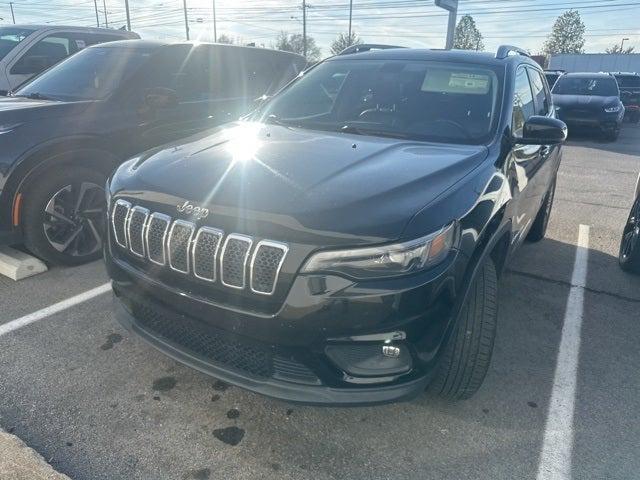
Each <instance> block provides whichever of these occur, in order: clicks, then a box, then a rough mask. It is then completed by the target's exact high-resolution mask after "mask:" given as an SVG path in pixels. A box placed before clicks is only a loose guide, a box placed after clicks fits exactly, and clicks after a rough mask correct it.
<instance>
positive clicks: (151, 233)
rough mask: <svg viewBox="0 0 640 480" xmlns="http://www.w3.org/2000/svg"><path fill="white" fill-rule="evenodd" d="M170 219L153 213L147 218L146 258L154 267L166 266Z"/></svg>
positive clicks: (167, 216)
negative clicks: (166, 246)
mask: <svg viewBox="0 0 640 480" xmlns="http://www.w3.org/2000/svg"><path fill="white" fill-rule="evenodd" d="M170 224H171V217H170V216H169V215H164V214H162V213H157V212H154V213H152V214H151V216H150V217H149V223H148V224H147V231H146V234H145V243H146V247H147V258H148V259H149V260H150V261H152V262H153V263H155V264H156V265H166V263H167V255H166V248H165V245H166V241H167V232H168V231H169V225H170Z"/></svg>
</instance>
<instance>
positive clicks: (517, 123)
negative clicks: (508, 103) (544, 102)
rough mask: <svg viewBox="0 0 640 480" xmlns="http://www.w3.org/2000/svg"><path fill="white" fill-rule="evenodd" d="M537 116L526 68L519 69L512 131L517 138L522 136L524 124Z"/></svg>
mask: <svg viewBox="0 0 640 480" xmlns="http://www.w3.org/2000/svg"><path fill="white" fill-rule="evenodd" d="M534 114H535V104H534V102H533V94H532V93H531V85H530V84H529V77H528V76H527V71H526V70H525V69H524V68H519V69H518V71H517V73H516V81H515V94H514V98H513V121H512V129H513V133H514V134H515V135H516V136H520V135H522V130H523V128H524V123H525V122H526V121H527V120H528V119H529V117H531V116H532V115H534Z"/></svg>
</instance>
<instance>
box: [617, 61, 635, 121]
mask: <svg viewBox="0 0 640 480" xmlns="http://www.w3.org/2000/svg"><path fill="white" fill-rule="evenodd" d="M613 76H614V77H616V80H617V81H618V87H619V88H620V98H621V100H622V103H623V105H624V108H625V118H628V119H629V121H630V122H631V123H638V122H640V74H638V73H623V72H616V73H614V74H613Z"/></svg>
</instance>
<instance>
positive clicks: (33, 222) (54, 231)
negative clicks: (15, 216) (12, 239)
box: [21, 164, 107, 265]
mask: <svg viewBox="0 0 640 480" xmlns="http://www.w3.org/2000/svg"><path fill="white" fill-rule="evenodd" d="M106 178H107V176H106V174H104V173H102V172H99V171H97V170H89V169H88V168H84V167H77V166H75V165H73V164H66V165H62V166H57V167H55V168H52V169H50V170H47V171H45V172H42V173H40V174H38V177H37V178H36V179H34V180H32V181H31V182H30V184H29V185H28V187H27V189H26V190H25V191H24V192H23V198H24V204H23V207H22V218H21V223H22V228H23V231H24V239H25V240H24V243H25V246H26V247H27V248H28V249H29V250H30V251H31V252H32V253H33V254H34V255H36V256H37V257H40V258H41V259H43V260H44V261H46V262H49V263H52V264H55V265H80V264H83V263H86V262H90V261H92V260H96V259H98V258H100V256H101V255H102V232H103V224H104V211H105V206H106V202H105V196H104V184H105V181H106ZM79 197H80V199H79V202H78V198H79ZM78 205H79V207H78ZM76 207H78V208H76Z"/></svg>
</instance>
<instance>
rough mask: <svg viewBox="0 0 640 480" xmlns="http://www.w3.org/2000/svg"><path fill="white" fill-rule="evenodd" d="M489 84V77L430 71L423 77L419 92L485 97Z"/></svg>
mask: <svg viewBox="0 0 640 480" xmlns="http://www.w3.org/2000/svg"><path fill="white" fill-rule="evenodd" d="M490 84H491V81H490V77H489V75H481V74H477V73H466V72H450V71H444V70H432V71H429V72H427V74H426V75H425V78H424V82H423V83H422V88H421V90H422V91H423V92H440V93H465V94H469V95H486V94H487V93H489V89H490Z"/></svg>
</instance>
